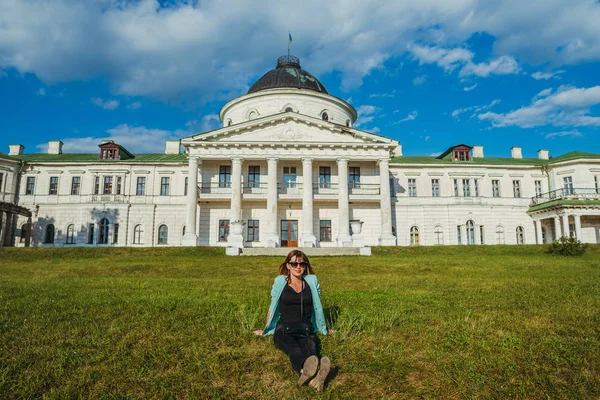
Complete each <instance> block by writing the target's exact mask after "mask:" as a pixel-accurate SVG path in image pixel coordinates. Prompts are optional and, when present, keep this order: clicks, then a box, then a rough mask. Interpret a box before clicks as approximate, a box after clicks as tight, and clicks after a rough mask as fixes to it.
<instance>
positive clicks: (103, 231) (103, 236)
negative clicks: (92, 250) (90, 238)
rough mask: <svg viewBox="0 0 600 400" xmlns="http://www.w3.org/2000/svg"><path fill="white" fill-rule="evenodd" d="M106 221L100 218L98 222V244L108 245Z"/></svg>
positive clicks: (107, 224)
mask: <svg viewBox="0 0 600 400" xmlns="http://www.w3.org/2000/svg"><path fill="white" fill-rule="evenodd" d="M108 226H109V222H108V219H106V218H102V219H101V220H100V226H99V229H100V231H99V232H98V244H108Z"/></svg>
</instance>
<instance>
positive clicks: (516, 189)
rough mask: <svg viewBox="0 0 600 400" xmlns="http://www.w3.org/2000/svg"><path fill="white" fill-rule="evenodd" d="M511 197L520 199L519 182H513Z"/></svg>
mask: <svg viewBox="0 0 600 400" xmlns="http://www.w3.org/2000/svg"><path fill="white" fill-rule="evenodd" d="M513 196H514V197H521V181H513Z"/></svg>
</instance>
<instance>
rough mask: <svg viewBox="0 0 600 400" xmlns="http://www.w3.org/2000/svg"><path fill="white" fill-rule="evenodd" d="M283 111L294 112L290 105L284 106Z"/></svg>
mask: <svg viewBox="0 0 600 400" xmlns="http://www.w3.org/2000/svg"><path fill="white" fill-rule="evenodd" d="M285 112H294V109H293V108H292V107H286V108H285Z"/></svg>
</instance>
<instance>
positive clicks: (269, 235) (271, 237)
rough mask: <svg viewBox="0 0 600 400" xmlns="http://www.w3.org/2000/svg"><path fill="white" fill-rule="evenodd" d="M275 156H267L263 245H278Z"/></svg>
mask: <svg viewBox="0 0 600 400" xmlns="http://www.w3.org/2000/svg"><path fill="white" fill-rule="evenodd" d="M278 161H279V160H278V159H277V158H267V164H268V172H267V174H268V176H267V231H266V235H265V244H264V246H265V247H278V246H279V230H278V229H277V223H278V221H277V162H278Z"/></svg>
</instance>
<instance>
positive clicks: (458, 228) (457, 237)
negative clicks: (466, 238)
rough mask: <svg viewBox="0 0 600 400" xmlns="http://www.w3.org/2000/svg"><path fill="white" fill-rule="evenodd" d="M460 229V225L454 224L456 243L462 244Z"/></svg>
mask: <svg viewBox="0 0 600 400" xmlns="http://www.w3.org/2000/svg"><path fill="white" fill-rule="evenodd" d="M461 233H462V232H461V229H460V225H457V226H456V242H457V243H458V244H462V235H461Z"/></svg>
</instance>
